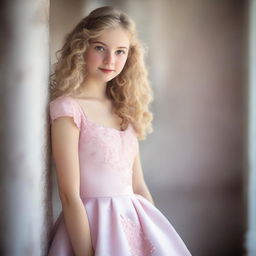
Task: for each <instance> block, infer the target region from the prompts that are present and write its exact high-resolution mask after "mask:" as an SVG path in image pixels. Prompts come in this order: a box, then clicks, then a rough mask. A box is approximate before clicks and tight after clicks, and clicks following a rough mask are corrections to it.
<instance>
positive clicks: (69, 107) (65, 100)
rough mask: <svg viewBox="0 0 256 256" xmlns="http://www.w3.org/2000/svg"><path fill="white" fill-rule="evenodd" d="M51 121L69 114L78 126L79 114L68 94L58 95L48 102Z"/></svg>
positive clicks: (79, 121) (79, 122)
mask: <svg viewBox="0 0 256 256" xmlns="http://www.w3.org/2000/svg"><path fill="white" fill-rule="evenodd" d="M49 111H50V118H51V123H53V121H54V120H55V119H57V118H59V117H64V116H69V117H72V118H73V121H74V122H75V124H76V126H77V127H78V128H80V124H81V116H80V113H79V111H78V109H77V107H76V106H75V103H74V100H73V99H72V97H70V96H59V97H57V98H55V99H53V100H52V101H50V102H49Z"/></svg>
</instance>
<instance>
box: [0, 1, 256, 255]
mask: <svg viewBox="0 0 256 256" xmlns="http://www.w3.org/2000/svg"><path fill="white" fill-rule="evenodd" d="M104 5H112V6H115V7H117V8H119V9H121V10H123V11H124V12H126V13H127V14H128V15H130V16H131V17H132V18H133V19H134V20H135V22H136V24H137V29H138V34H139V37H140V39H141V40H142V41H143V42H144V43H145V44H146V45H147V46H148V52H147V56H146V57H145V61H146V64H147V67H148V70H149V78H150V81H151V85H152V88H153V92H154V102H153V104H152V106H151V111H152V112H153V115H154V120H153V128H154V132H153V133H151V134H150V135H149V136H148V138H147V140H146V141H140V150H141V160H142V167H143V171H144V176H145V180H146V182H147V185H148V187H149V189H150V192H151V194H152V196H153V198H154V201H155V203H156V206H157V207H158V209H159V210H160V211H161V212H162V213H163V214H164V215H165V216H166V217H167V218H168V220H169V221H170V222H171V223H172V225H173V227H174V228H175V229H176V231H177V232H178V233H179V235H180V236H181V238H182V239H183V241H184V242H185V244H186V245H187V247H188V249H189V250H190V251H191V253H192V255H196V256H240V255H249V256H255V255H256V243H255V241H256V72H255V70H256V1H253V0H251V1H250V0H248V1H243V0H225V1H212V0H194V1H178V0H170V1H168V0H157V1H156V0H137V1H135V0H129V1H124V0H123V1H121V0H119V1H117V0H112V1H104V0H75V1H74V0H72V1H71V0H52V1H49V0H45V1H40V0H27V1H18V0H16V1H1V2H0V20H1V22H0V26H1V28H0V56H1V58H0V70H1V73H0V81H1V92H2V93H1V101H0V109H1V110H2V112H1V113H2V117H3V118H4V122H3V123H2V125H1V128H0V136H1V148H0V152H1V155H0V157H1V158H0V162H1V171H2V174H1V179H0V182H1V188H2V191H3V192H2V193H1V209H0V210H1V216H0V224H1V226H0V229H1V230H2V231H4V232H1V233H0V241H1V244H0V255H12V256H16V255H19V256H20V255H26V256H27V255H44V253H45V250H46V248H47V243H48V240H49V232H50V230H51V228H52V225H53V223H54V221H55V220H56V217H57V216H58V214H59V212H60V210H61V205H60V200H59V198H58V191H57V183H56V177H55V173H54V171H53V163H52V162H51V161H49V159H50V155H49V154H50V149H49V145H50V141H49V133H48V131H49V130H48V128H49V123H48V121H49V119H47V118H48V109H46V108H47V107H46V106H47V105H48V88H49V84H48V77H49V72H50V69H51V67H52V64H53V63H54V62H55V61H56V57H55V53H56V51H57V50H58V49H60V47H61V46H62V43H63V39H64V36H65V35H66V34H67V33H68V32H69V31H70V30H71V29H72V28H73V27H74V25H76V23H77V22H78V21H79V20H80V19H81V18H82V17H84V16H85V15H87V14H89V12H90V11H92V10H93V9H95V8H97V7H100V6H104ZM49 45H50V47H49ZM13 103H15V104H13ZM17 208H18V209H17ZM14 241H15V242H14Z"/></svg>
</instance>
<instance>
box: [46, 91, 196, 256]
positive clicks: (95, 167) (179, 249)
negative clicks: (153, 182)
mask: <svg viewBox="0 0 256 256" xmlns="http://www.w3.org/2000/svg"><path fill="white" fill-rule="evenodd" d="M61 116H71V117H72V118H73V121H74V123H75V124H76V126H77V127H78V128H79V129H80V138H79V163H80V196H81V198H82V201H83V203H84V206H85V210H86V212H87V215H88V219H89V225H90V231H91V236H92V244H93V248H94V251H95V256H169V255H170V256H176V255H177V256H178V255H179V256H181V255H182V256H187V255H191V254H190V252H189V251H188V249H187V247H186V246H185V244H184V243H183V241H182V239H181V238H180V237H179V235H178V234H177V232H176V231H175V230H174V228H173V227H172V225H171V224H170V222H169V221H168V219H167V218H166V217H165V216H164V215H163V214H162V213H161V212H160V211H159V210H158V209H157V208H156V207H155V206H154V205H153V204H151V203H150V202H149V201H148V200H146V199H145V198H144V197H142V196H140V195H138V194H135V193H133V189H132V164H133V161H134V158H135V155H136V153H137V152H138V140H137V137H136V135H135V132H134V129H133V126H132V125H131V124H130V125H129V126H128V128H127V129H126V130H125V131H119V130H117V129H115V128H110V127H104V126H102V125H99V124H96V123H95V122H93V121H92V120H90V119H88V117H87V116H86V114H85V113H84V112H83V109H82V108H81V106H80V105H79V103H78V102H77V101H76V100H75V99H73V98H72V97H69V96H61V97H58V98H56V99H55V100H53V101H51V102H50V117H51V122H52V121H53V120H54V119H56V118H58V117H61ZM48 256H74V253H73V250H72V247H71V243H70V240H69V237H68V233H67V230H66V228H65V223H64V217H63V212H61V213H60V215H59V217H58V219H57V221H56V222H55V225H54V228H53V237H52V240H51V245H50V248H49V252H48Z"/></svg>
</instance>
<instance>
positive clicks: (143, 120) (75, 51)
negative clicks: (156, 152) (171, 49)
mask: <svg viewBox="0 0 256 256" xmlns="http://www.w3.org/2000/svg"><path fill="white" fill-rule="evenodd" d="M117 26H121V28H123V29H124V30H125V31H127V32H128V34H129V36H130V37H129V38H130V47H129V52H128V57H127V60H126V63H125V66H124V68H123V70H122V71H121V73H120V74H119V75H117V76H116V77H115V78H113V79H112V80H110V81H108V82H107V87H106V95H107V97H108V98H110V99H111V100H112V102H113V109H114V112H115V113H116V114H117V115H118V116H119V117H121V119H122V123H121V129H122V130H124V129H126V128H127V126H128V124H129V123H131V124H132V125H133V127H134V129H135V131H136V134H137V137H138V139H140V140H145V138H146V135H147V133H151V132H152V131H153V128H152V120H153V115H152V113H151V112H150V111H149V105H150V103H151V102H152V100H153V92H152V89H151V87H150V83H149V80H148V71H147V69H146V67H145V63H144V55H145V53H146V50H145V49H146V47H144V46H143V44H142V42H140V41H139V39H138V37H137V32H136V25H135V23H134V21H133V20H132V19H131V18H130V17H128V16H127V14H125V13H124V12H121V11H119V10H117V9H115V8H114V7H111V6H104V7H100V8H97V9H95V10H93V11H92V12H91V13H90V14H89V15H88V16H86V17H85V18H83V19H82V20H81V21H80V22H79V23H78V24H77V25H76V26H75V28H74V29H73V31H71V33H69V34H68V35H67V36H66V37H65V42H64V45H63V47H62V48H61V49H60V50H59V51H57V62H56V63H55V64H54V65H53V67H54V70H55V71H54V73H52V74H51V76H50V98H51V100H53V99H55V98H57V97H59V96H63V95H65V96H73V95H77V94H78V95H79V94H80V93H81V92H82V90H81V89H82V86H81V85H82V83H83V81H84V79H85V77H86V68H85V66H86V63H85V59H84V55H85V52H86V50H87V48H88V46H89V45H90V39H92V38H96V37H98V36H99V35H100V34H101V32H102V31H104V30H106V29H108V28H114V27H117ZM58 54H60V57H58ZM85 87H86V85H85ZM84 89H85V90H86V88H83V90H84Z"/></svg>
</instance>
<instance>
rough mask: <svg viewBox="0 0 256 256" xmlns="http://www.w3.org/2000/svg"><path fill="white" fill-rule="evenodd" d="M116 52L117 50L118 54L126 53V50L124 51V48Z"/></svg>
mask: <svg viewBox="0 0 256 256" xmlns="http://www.w3.org/2000/svg"><path fill="white" fill-rule="evenodd" d="M116 52H117V55H120V54H125V51H123V50H118V51H116Z"/></svg>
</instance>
